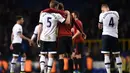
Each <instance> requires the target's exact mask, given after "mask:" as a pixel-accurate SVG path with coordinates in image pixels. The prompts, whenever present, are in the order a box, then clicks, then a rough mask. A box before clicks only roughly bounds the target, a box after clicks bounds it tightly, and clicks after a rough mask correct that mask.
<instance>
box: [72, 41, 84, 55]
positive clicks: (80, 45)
mask: <svg viewBox="0 0 130 73" xmlns="http://www.w3.org/2000/svg"><path fill="white" fill-rule="evenodd" d="M83 47H84V43H83V42H80V43H76V44H74V50H76V54H83ZM74 50H73V51H74Z"/></svg>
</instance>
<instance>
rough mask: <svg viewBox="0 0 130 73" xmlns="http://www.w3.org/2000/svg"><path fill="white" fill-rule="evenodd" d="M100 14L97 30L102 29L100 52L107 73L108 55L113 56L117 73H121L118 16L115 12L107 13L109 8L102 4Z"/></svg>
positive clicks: (108, 71)
mask: <svg viewBox="0 0 130 73" xmlns="http://www.w3.org/2000/svg"><path fill="white" fill-rule="evenodd" d="M101 10H102V13H101V14H100V16H99V24H98V27H99V29H102V28H103V32H102V51H101V53H103V54H104V63H105V67H106V71H107V73H111V70H110V63H111V62H110V61H111V60H110V54H111V53H112V54H113V55H114V56H115V59H116V64H117V67H118V71H119V73H122V61H121V57H120V49H119V47H118V22H119V14H118V12H117V11H109V6H108V5H107V4H103V5H102V7H101Z"/></svg>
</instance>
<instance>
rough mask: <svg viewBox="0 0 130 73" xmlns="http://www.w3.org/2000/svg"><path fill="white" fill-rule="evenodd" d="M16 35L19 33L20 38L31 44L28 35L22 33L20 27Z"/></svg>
mask: <svg viewBox="0 0 130 73" xmlns="http://www.w3.org/2000/svg"><path fill="white" fill-rule="evenodd" d="M18 35H19V36H20V37H21V38H22V39H24V40H27V41H28V42H29V44H30V46H31V44H32V43H33V42H32V41H31V39H29V38H28V37H25V36H24V35H23V34H22V28H20V30H18Z"/></svg>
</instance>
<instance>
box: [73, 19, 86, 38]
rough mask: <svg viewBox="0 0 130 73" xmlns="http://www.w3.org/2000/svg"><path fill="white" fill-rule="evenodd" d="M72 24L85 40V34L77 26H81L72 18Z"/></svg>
mask: <svg viewBox="0 0 130 73" xmlns="http://www.w3.org/2000/svg"><path fill="white" fill-rule="evenodd" d="M72 22H73V24H74V25H75V27H76V28H77V29H78V32H80V33H81V34H82V36H83V38H84V39H86V34H85V33H84V32H83V27H81V26H79V25H82V24H80V23H78V22H76V20H75V19H74V18H72ZM81 28H82V29H81Z"/></svg>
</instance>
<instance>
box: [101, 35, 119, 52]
mask: <svg viewBox="0 0 130 73" xmlns="http://www.w3.org/2000/svg"><path fill="white" fill-rule="evenodd" d="M118 44H119V43H118V38H115V37H112V36H109V35H102V51H101V53H112V54H120V49H119V47H118Z"/></svg>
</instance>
